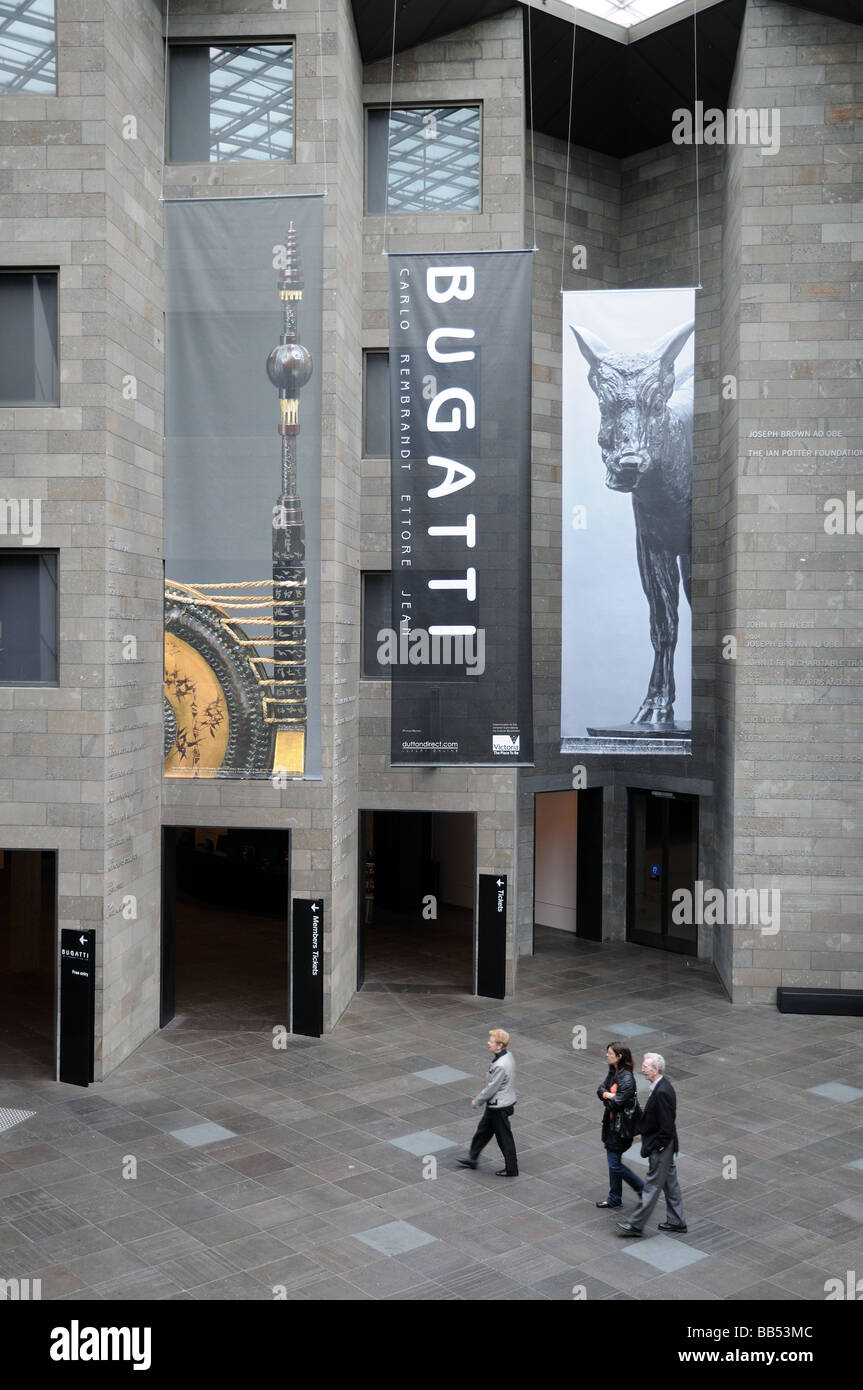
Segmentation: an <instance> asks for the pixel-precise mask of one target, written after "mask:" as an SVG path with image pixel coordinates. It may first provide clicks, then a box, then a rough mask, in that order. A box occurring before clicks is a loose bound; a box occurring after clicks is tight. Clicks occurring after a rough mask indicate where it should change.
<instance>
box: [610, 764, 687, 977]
mask: <svg viewBox="0 0 863 1390" xmlns="http://www.w3.org/2000/svg"><path fill="white" fill-rule="evenodd" d="M657 790H658V789H657ZM652 795H653V789H651V788H646V787H627V789H626V800H627V805H626V940H627V941H631V942H632V943H633V945H636V946H652V947H653V949H654V950H659V951H671V952H673V953H674V954H676V955H682V956H696V955H697V954H698V924H697V923H696V924H695V942H694V943H693V942H692V941H686V940H684V939H683V938H682V937H679V936H677V937H675V936H672V935H671V934H670V932H669V931H668V930H667V927H668V926H670V925H671V911H670V908H671V897H670V895H671V884H670V882H669V877H668V802H669V801H686V802H689V803H690V805H691V806H692V808H693V811H694V816H693V820H694V829H695V834H694V842H695V875H696V879H697V877H698V863H699V851H700V843H699V837H700V831H701V814H700V813H701V801H700V798H699V797H698V796H697V795H695V794H694V793H692V792H666V791H659V795H660V796H661V798H662V801H663V804H664V806H665V808H666V809H665V813H664V814H663V818H662V863H661V866H660V884H661V900H660V901H661V918H662V930H661V931H660V933H659V935H658V936H649V935H648V933H646V932H637V931H636V930H635V859H636V856H635V797H636V796H643V797H645V798H648V797H650V796H652ZM693 887H694V884H693ZM693 947H694V949H693Z"/></svg>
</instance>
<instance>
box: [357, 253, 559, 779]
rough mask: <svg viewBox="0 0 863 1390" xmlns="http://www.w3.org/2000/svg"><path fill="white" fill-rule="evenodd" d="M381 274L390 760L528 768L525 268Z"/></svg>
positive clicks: (525, 257) (413, 265)
mask: <svg viewBox="0 0 863 1390" xmlns="http://www.w3.org/2000/svg"><path fill="white" fill-rule="evenodd" d="M389 266H390V354H389V363H390V408H391V425H392V524H393V538H392V554H393V561H392V570H393V595H392V599H393V609H392V628H391V630H390V637H391V646H392V658H391V659H392V661H393V665H392V681H391V690H392V749H391V758H392V762H393V763H394V764H403V765H411V764H469V765H473V766H477V765H487V766H492V767H499V766H501V765H504V764H509V765H510V766H511V765H513V764H516V765H525V764H527V765H529V764H531V763H532V761H533V752H532V725H533V714H532V707H531V648H530V641H531V633H530V370H531V328H530V325H531V284H532V256H531V253H530V252H527V251H494V252H483V253H478V254H474V255H473V256H470V257H466V256H464V255H444V254H440V255H427V254H422V255H398V256H390V261H389ZM384 635H385V634H381V636H382V637H383V636H384Z"/></svg>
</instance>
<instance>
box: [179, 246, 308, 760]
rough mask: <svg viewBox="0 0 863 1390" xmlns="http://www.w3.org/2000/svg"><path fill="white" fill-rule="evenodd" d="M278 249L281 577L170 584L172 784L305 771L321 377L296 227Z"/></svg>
mask: <svg viewBox="0 0 863 1390" xmlns="http://www.w3.org/2000/svg"><path fill="white" fill-rule="evenodd" d="M280 250H281V251H282V252H283V255H282V259H281V277H280V280H279V287H278V288H279V298H280V300H281V304H282V332H281V336H280V339H279V343H278V345H277V346H276V347H275V348H274V349H273V351H272V352H271V353H270V355H269V357H268V359H267V375H268V376H269V378H270V381H271V382H272V383H273V385H274V386H276V387H277V388H278V392H279V423H278V433H279V435H280V437H281V441H282V446H281V469H282V476H281V493H280V495H279V497H278V498H277V500H276V503H275V506H274V507H273V511H272V560H273V568H272V578H271V579H253V580H239V581H236V582H234V583H225V584H178V583H175V582H174V581H172V580H166V583H165V696H164V705H165V773H166V776H169V777H240V778H242V777H269V776H270V775H271V774H272V773H273V772H282V773H284V774H285V775H286V776H289V777H302V776H303V775H304V773H305V756H306V720H307V687H306V661H307V646H306V566H305V521H304V519H303V510H302V505H301V502H300V498H299V494H298V490H297V436H298V435H299V432H300V420H299V404H300V403H299V394H300V391H301V389H302V387H303V386H305V384H306V382H307V381H308V380H309V378H310V376H311V374H312V359H311V354H310V353H309V351H308V349H307V348H305V347H303V345H302V344H301V343H300V341H299V334H298V311H299V306H300V302H301V300H302V297H303V273H302V266H301V262H300V254H299V247H298V245H297V235H296V230H295V228H294V224H293V222H292V223H291V224H290V228H289V230H288V235H287V239H286V242H285V245H284V247H283V248H280ZM269 632H272V637H270V636H268V635H267V634H268V633H269ZM250 634H251V635H250ZM268 648H269V649H271V652H270V654H269V655H268V654H267V652H266V649H268Z"/></svg>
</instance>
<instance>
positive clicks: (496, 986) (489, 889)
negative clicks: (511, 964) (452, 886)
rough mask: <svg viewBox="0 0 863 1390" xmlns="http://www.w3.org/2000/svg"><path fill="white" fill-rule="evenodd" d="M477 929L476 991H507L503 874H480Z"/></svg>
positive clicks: (490, 994) (492, 995)
mask: <svg viewBox="0 0 863 1390" xmlns="http://www.w3.org/2000/svg"><path fill="white" fill-rule="evenodd" d="M478 906H479V911H478V914H477V932H476V943H477V944H476V992H477V994H482V995H484V996H485V997H486V998H488V999H503V998H504V997H505V995H506V874H480V876H479V903H478Z"/></svg>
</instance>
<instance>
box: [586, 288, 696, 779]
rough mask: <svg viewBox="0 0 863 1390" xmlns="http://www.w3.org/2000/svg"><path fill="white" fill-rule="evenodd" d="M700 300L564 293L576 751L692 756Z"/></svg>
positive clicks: (666, 293) (685, 292)
mask: <svg viewBox="0 0 863 1390" xmlns="http://www.w3.org/2000/svg"><path fill="white" fill-rule="evenodd" d="M694 318H695V292H694V291H693V290H691V289H678V290H597V291H573V292H570V293H567V294H564V296H563V544H562V559H563V576H562V578H563V611H562V642H561V648H562V650H561V671H562V691H561V736H562V748H563V751H564V752H603V751H608V752H635V753H642V752H665V753H674V752H681V753H686V752H688V751H689V749H690V743H689V738H690V729H691V725H690V719H691V703H690V701H691V694H690V687H691V612H690V606H689V604H690V592H691V589H690V574H691V509H692V399H693V376H692V371H693V336H692V335H693V328H694Z"/></svg>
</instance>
